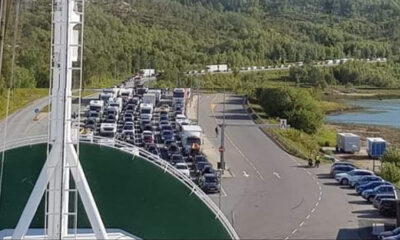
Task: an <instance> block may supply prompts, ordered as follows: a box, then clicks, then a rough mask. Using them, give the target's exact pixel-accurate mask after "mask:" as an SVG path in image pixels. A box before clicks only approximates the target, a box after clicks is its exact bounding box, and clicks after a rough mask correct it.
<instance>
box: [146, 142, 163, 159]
mask: <svg viewBox="0 0 400 240" xmlns="http://www.w3.org/2000/svg"><path fill="white" fill-rule="evenodd" d="M146 149H147V151H148V152H150V153H152V154H154V155H156V156H160V152H159V151H158V148H157V145H155V144H148V145H147V146H146Z"/></svg>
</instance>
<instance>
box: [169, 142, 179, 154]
mask: <svg viewBox="0 0 400 240" xmlns="http://www.w3.org/2000/svg"><path fill="white" fill-rule="evenodd" d="M168 152H169V154H170V155H172V154H178V153H179V147H178V145H176V143H173V144H171V145H169V147H168Z"/></svg>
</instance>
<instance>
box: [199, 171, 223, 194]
mask: <svg viewBox="0 0 400 240" xmlns="http://www.w3.org/2000/svg"><path fill="white" fill-rule="evenodd" d="M199 185H200V187H201V189H202V190H203V191H204V192H205V193H217V192H219V181H218V176H217V175H216V174H205V175H203V176H202V177H201V178H200V181H199Z"/></svg>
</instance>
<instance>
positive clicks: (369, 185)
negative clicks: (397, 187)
mask: <svg viewBox="0 0 400 240" xmlns="http://www.w3.org/2000/svg"><path fill="white" fill-rule="evenodd" d="M383 185H391V184H390V183H389V182H385V181H373V182H369V183H366V184H364V185H360V186H358V187H356V192H357V193H358V194H362V192H364V191H365V190H369V189H374V188H376V187H379V186H383Z"/></svg>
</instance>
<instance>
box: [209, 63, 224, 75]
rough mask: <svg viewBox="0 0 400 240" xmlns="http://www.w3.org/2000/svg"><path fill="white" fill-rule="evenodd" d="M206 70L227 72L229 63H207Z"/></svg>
mask: <svg viewBox="0 0 400 240" xmlns="http://www.w3.org/2000/svg"><path fill="white" fill-rule="evenodd" d="M206 71H207V72H209V73H213V72H227V71H228V65H227V64H219V65H207V66H206Z"/></svg>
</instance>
